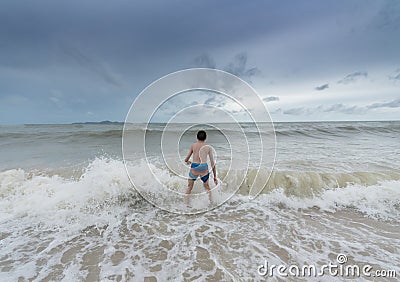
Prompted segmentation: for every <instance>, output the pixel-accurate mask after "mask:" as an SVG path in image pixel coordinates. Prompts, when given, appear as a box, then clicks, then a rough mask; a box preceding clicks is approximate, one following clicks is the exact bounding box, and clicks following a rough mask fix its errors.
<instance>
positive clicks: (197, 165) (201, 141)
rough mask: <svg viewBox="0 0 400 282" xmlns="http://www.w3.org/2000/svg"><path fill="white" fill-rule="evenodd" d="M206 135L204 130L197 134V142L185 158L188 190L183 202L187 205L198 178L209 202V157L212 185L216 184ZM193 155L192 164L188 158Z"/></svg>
mask: <svg viewBox="0 0 400 282" xmlns="http://www.w3.org/2000/svg"><path fill="white" fill-rule="evenodd" d="M206 138H207V134H206V132H205V131H204V130H200V131H199V132H197V142H196V143H193V144H192V145H191V146H190V149H189V153H188V154H187V156H186V159H185V162H186V163H187V164H188V165H191V166H190V171H189V178H188V189H187V191H186V196H185V201H186V204H187V203H188V199H189V194H190V192H192V189H193V185H194V181H195V180H196V179H197V177H199V176H200V179H201V181H203V185H204V188H205V189H206V190H207V192H208V199H209V200H210V202H211V189H210V185H208V178H209V176H210V172H209V170H208V165H207V156H209V157H210V163H211V167H212V172H213V175H214V183H215V185H217V184H218V179H217V169H216V167H215V163H214V156H213V153H212V149H211V147H210V146H209V145H207V144H206V142H205V141H206ZM192 154H193V162H191V161H189V159H190V156H191V155H192Z"/></svg>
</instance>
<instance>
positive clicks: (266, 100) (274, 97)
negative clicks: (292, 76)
mask: <svg viewBox="0 0 400 282" xmlns="http://www.w3.org/2000/svg"><path fill="white" fill-rule="evenodd" d="M263 101H265V102H267V103H268V102H274V101H279V97H276V96H269V97H265V98H263Z"/></svg>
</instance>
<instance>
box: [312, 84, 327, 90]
mask: <svg viewBox="0 0 400 282" xmlns="http://www.w3.org/2000/svg"><path fill="white" fill-rule="evenodd" d="M327 88H329V84H328V83H326V84H323V85H320V86H317V87H315V88H314V89H315V90H317V91H322V90H325V89H327Z"/></svg>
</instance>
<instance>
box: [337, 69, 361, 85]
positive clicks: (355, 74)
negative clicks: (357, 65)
mask: <svg viewBox="0 0 400 282" xmlns="http://www.w3.org/2000/svg"><path fill="white" fill-rule="evenodd" d="M367 77H368V72H366V71H356V72H353V73H350V74H348V75H346V76H345V77H344V78H343V79H341V80H339V81H338V83H340V84H349V83H353V82H355V81H356V80H357V79H359V78H367Z"/></svg>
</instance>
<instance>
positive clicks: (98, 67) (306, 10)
mask: <svg viewBox="0 0 400 282" xmlns="http://www.w3.org/2000/svg"><path fill="white" fill-rule="evenodd" d="M398 3H399V2H398V1H380V0H376V1H366V2H365V1H357V0H355V1H346V0H342V1H341V0H339V1H327V2H323V3H322V2H321V1H318V0H310V1H288V0H279V1H278V0H276V1H260V0H255V1H226V0H221V1H214V0H205V1H190V2H187V1H178V0H171V1H161V0H156V1H131V0H115V1H109V0H86V1H78V0H69V1H66V0H65V1H53V0H36V1H23V0H21V1H15V0H2V1H0V78H1V83H0V114H1V118H0V122H13V121H14V122H16V121H17V122H60V121H62V122H67V121H76V120H77V119H78V120H85V118H88V116H87V114H88V113H90V118H96V119H98V120H104V119H110V120H111V119H112V120H116V119H119V120H122V119H123V118H124V116H125V114H126V112H127V111H128V109H129V106H130V103H131V102H132V101H133V99H134V97H135V96H136V95H138V93H140V91H141V90H142V89H144V88H145V87H146V86H147V85H148V84H149V83H151V82H152V81H154V80H156V79H158V78H160V77H161V76H163V75H165V74H168V73H170V72H173V71H176V70H182V69H184V68H189V67H196V66H197V67H209V68H220V69H224V70H226V71H228V72H231V73H233V74H236V75H238V76H240V77H241V78H243V79H245V80H246V81H251V80H252V79H254V78H256V77H257V76H258V75H260V73H261V72H262V74H263V75H265V76H267V77H268V80H269V81H271V80H273V81H275V82H276V83H277V84H276V85H278V84H279V83H281V85H282V87H285V86H286V85H290V84H291V85H292V86H293V84H295V83H297V82H298V81H305V80H307V79H309V78H310V77H311V78H312V79H313V81H315V80H314V79H317V81H318V79H321V80H322V81H324V80H325V79H326V78H319V77H318V76H319V74H320V73H324V72H327V71H330V70H338V71H341V70H344V69H345V70H349V69H350V70H354V68H357V69H361V70H363V69H367V68H366V66H368V70H369V71H371V73H372V72H373V67H374V64H375V65H379V66H382V67H383V68H385V67H386V66H387V65H388V64H390V70H392V69H393V65H394V66H398V65H399V63H400V62H399V61H398V59H397V58H398V56H397V55H398V50H399V46H400V39H399V38H400V37H398V36H397V35H398V31H399V28H398V27H399V23H400V20H399V15H400V5H399V4H398ZM354 15H357V17H355V16H354ZM199 54H201V55H200V56H199ZM210 54H211V55H212V56H211V55H210ZM235 54H237V55H236V56H235ZM327 54H329V56H327ZM193 58H195V59H193ZM396 60H397V61H396ZM321 62H323V64H322V63H321ZM369 66H371V69H370V68H369ZM295 69H299V70H300V71H299V72H297V73H296V75H291V76H290V75H289V76H288V75H286V74H288V73H289V74H293V73H294V72H293V70H295ZM364 73H365V74H366V72H358V75H357V73H353V74H352V75H349V76H347V77H345V78H344V79H342V80H341V81H342V83H351V82H353V81H356V80H357V79H360V78H363V77H367V75H364ZM389 73H390V71H388V72H387V74H389ZM332 75H333V76H334V77H337V73H336V74H335V73H334V74H332ZM325 77H326V76H325ZM339 77H340V76H339ZM391 77H392V79H394V80H396V81H397V80H398V78H399V77H400V72H397V73H395V74H393V75H392V76H391ZM321 80H320V81H321ZM259 81H260V82H259ZM257 83H260V84H258V85H256V86H257V87H258V88H263V87H265V85H266V84H267V81H262V79H257ZM311 85H312V84H311ZM278 86H279V85H278ZM360 86H362V85H360ZM318 87H321V86H318ZM325 89H326V88H325ZM275 93H277V92H275ZM282 93H284V91H283V92H282ZM300 94H301V95H302V94H304V93H299V95H300ZM382 95H383V94H382ZM21 97H24V98H23V99H22V100H21ZM391 98H392V97H390V99H391ZM282 99H283V98H282ZM20 100H21V101H26V100H28V101H29V102H21V103H20V104H18V106H15V104H13V101H20ZM210 102H211V101H210ZM10 105H14V107H10ZM59 110H60V111H61V110H62V112H60V111H59ZM289 112H293V113H296V112H301V110H297V111H289ZM305 113H307V111H306V110H305Z"/></svg>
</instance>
